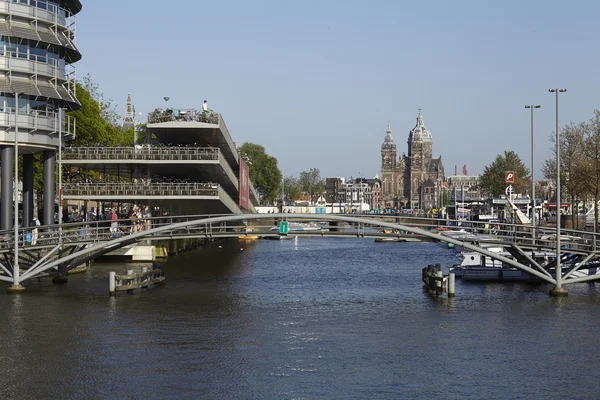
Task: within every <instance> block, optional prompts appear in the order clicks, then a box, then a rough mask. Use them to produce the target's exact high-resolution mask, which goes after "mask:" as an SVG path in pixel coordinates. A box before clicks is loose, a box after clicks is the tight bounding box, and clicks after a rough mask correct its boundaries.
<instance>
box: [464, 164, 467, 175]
mask: <svg viewBox="0 0 600 400" xmlns="http://www.w3.org/2000/svg"><path fill="white" fill-rule="evenodd" d="M463 175H465V176H466V175H468V174H467V164H464V165H463Z"/></svg>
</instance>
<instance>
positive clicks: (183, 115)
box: [148, 108, 219, 125]
mask: <svg viewBox="0 0 600 400" xmlns="http://www.w3.org/2000/svg"><path fill="white" fill-rule="evenodd" d="M172 121H180V122H192V121H193V122H204V123H207V124H215V125H217V124H219V114H217V113H215V112H212V111H200V110H195V109H180V110H176V109H172V108H167V109H166V110H163V109H160V108H157V109H156V110H154V111H152V112H151V113H150V114H148V123H149V124H157V123H161V122H172Z"/></svg>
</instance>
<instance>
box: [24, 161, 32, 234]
mask: <svg viewBox="0 0 600 400" xmlns="http://www.w3.org/2000/svg"><path fill="white" fill-rule="evenodd" d="M33 174H34V173H33V154H23V226H24V227H27V226H31V225H32V221H33V217H34V204H33V190H34V189H33Z"/></svg>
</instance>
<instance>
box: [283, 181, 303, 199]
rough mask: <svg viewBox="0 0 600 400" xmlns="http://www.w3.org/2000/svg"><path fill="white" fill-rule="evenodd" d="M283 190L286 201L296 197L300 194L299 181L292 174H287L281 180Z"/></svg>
mask: <svg viewBox="0 0 600 400" xmlns="http://www.w3.org/2000/svg"><path fill="white" fill-rule="evenodd" d="M283 191H284V197H285V198H286V199H287V201H288V202H291V201H294V200H296V199H298V198H299V197H300V195H301V194H302V188H301V186H300V182H299V181H298V179H297V178H296V177H294V176H288V177H286V178H285V179H284V180H283Z"/></svg>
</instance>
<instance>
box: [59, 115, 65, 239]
mask: <svg viewBox="0 0 600 400" xmlns="http://www.w3.org/2000/svg"><path fill="white" fill-rule="evenodd" d="M62 119H63V109H62V108H60V107H59V108H58V242H59V243H60V244H62V222H63V202H64V195H63V187H62V124H63V120H62Z"/></svg>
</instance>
